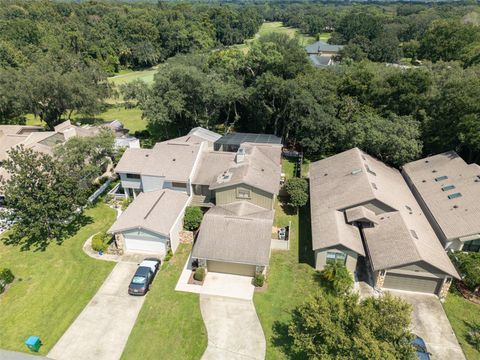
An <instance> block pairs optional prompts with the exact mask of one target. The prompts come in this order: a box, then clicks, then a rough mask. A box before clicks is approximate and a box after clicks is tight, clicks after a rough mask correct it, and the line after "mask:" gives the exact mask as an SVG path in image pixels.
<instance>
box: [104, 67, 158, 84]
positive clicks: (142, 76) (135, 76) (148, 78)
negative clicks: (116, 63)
mask: <svg viewBox="0 0 480 360" xmlns="http://www.w3.org/2000/svg"><path fill="white" fill-rule="evenodd" d="M156 72H157V68H156V67H155V66H154V67H152V68H149V69H145V70H139V71H135V70H124V71H122V72H121V73H120V74H119V75H115V76H111V77H109V78H108V81H109V82H110V83H111V84H114V85H115V86H119V85H123V84H128V83H129V82H132V81H135V80H141V81H143V82H145V83H147V84H152V83H153V76H154V75H155V73H156Z"/></svg>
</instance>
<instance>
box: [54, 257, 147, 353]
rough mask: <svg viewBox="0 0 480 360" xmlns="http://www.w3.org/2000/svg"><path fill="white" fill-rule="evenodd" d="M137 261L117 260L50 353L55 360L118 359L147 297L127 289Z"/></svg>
mask: <svg viewBox="0 0 480 360" xmlns="http://www.w3.org/2000/svg"><path fill="white" fill-rule="evenodd" d="M136 268H137V264H135V263H118V264H117V265H116V266H115V268H114V269H113V270H112V272H111V273H110V275H109V276H108V278H107V279H106V280H105V282H104V283H103V285H102V286H101V287H100V289H99V290H98V292H97V293H96V294H95V296H94V297H93V298H92V300H91V301H90V303H89V304H88V305H87V306H86V307H85V308H84V309H83V311H82V312H81V313H80V315H79V316H78V317H77V319H76V320H75V321H74V322H73V324H72V325H71V326H70V327H69V328H68V329H67V331H66V332H65V334H63V336H62V337H61V338H60V340H59V341H58V342H57V343H56V344H55V346H54V347H53V349H52V350H51V351H50V352H49V353H48V357H49V358H52V359H55V360H91V359H95V360H117V359H119V358H120V356H121V355H122V352H123V348H124V347H125V344H126V342H127V340H128V336H129V335H130V332H131V331H132V328H133V325H134V324H135V320H136V319H137V315H138V313H139V311H140V309H141V307H142V305H143V302H144V300H145V297H143V296H142V297H134V296H130V295H128V293H127V287H128V284H129V282H130V280H131V278H132V276H133V274H134V273H135V270H136Z"/></svg>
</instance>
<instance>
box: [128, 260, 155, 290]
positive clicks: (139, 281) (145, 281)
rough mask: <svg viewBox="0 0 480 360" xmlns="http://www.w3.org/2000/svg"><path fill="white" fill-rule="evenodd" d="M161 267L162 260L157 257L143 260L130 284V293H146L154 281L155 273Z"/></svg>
mask: <svg viewBox="0 0 480 360" xmlns="http://www.w3.org/2000/svg"><path fill="white" fill-rule="evenodd" d="M159 267H160V260H158V259H156V258H148V259H145V260H143V261H142V263H141V264H140V265H139V266H138V269H137V271H136V272H135V275H133V278H132V281H130V285H129V286H128V293H129V294H130V295H140V296H142V295H145V294H146V293H147V291H148V289H149V287H150V284H151V283H152V281H153V279H154V278H155V275H156V273H157V271H158V268H159Z"/></svg>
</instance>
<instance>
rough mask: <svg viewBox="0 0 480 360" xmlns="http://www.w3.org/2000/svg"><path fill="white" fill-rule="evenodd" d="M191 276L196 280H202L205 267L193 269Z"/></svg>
mask: <svg viewBox="0 0 480 360" xmlns="http://www.w3.org/2000/svg"><path fill="white" fill-rule="evenodd" d="M193 278H194V279H195V280H197V281H203V280H204V279H205V268H203V267H199V268H197V270H195V273H194V274H193Z"/></svg>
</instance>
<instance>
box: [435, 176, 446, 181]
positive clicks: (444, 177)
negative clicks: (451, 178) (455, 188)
mask: <svg viewBox="0 0 480 360" xmlns="http://www.w3.org/2000/svg"><path fill="white" fill-rule="evenodd" d="M447 179H448V176H447V175H442V176H439V177H436V178H435V181H442V180H447Z"/></svg>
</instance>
